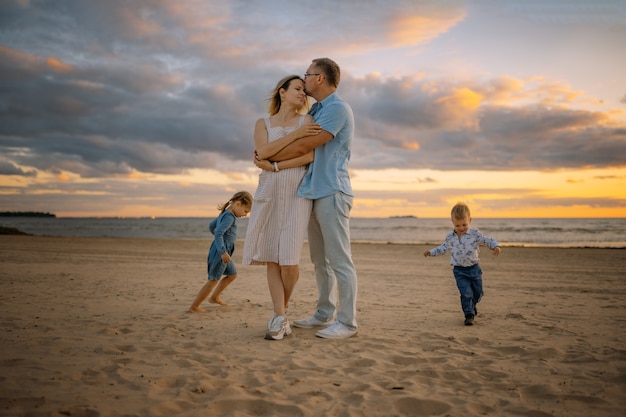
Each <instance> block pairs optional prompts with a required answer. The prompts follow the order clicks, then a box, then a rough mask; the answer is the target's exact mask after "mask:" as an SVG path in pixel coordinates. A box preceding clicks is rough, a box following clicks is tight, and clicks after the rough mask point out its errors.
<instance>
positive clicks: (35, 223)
mask: <svg viewBox="0 0 626 417" xmlns="http://www.w3.org/2000/svg"><path fill="white" fill-rule="evenodd" d="M212 219H213V218H212V217H210V218H208V217H207V218H202V217H163V218H158V217H157V218H150V217H145V218H117V217H115V218H114V217H107V218H100V217H98V218H96V217H0V225H1V226H6V227H15V228H17V229H19V230H21V231H23V232H26V233H29V234H32V235H39V236H74V237H114V238H148V239H212V238H213V236H212V235H211V233H210V232H209V222H210V221H211V220H212ZM238 221H239V227H238V238H239V239H243V238H244V237H245V234H246V227H247V224H248V219H247V218H244V219H240V220H238ZM472 226H473V227H475V228H477V229H479V230H480V231H482V232H483V233H484V234H486V235H487V236H490V237H492V238H494V239H497V240H498V241H499V242H500V244H501V245H502V246H523V247H593V248H626V234H625V232H626V218H567V219H555V218H545V219H541V218H527V219H526V218H522V219H506V218H497V219H490V218H476V219H473V220H472ZM450 231H452V224H451V222H450V219H449V218H448V219H430V218H428V219H427V218H416V217H392V218H356V217H353V218H351V219H350V233H351V240H352V242H365V243H388V244H433V245H435V244H439V243H441V242H443V239H444V237H445V236H446V234H447V233H449V232H450Z"/></svg>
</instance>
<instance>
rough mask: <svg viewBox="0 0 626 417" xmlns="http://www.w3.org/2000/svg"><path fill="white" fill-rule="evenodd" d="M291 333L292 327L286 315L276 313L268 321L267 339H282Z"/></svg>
mask: <svg viewBox="0 0 626 417" xmlns="http://www.w3.org/2000/svg"><path fill="white" fill-rule="evenodd" d="M290 334H291V327H290V326H289V322H288V321H287V317H285V316H277V315H274V316H272V318H271V319H270V321H269V323H268V329H267V333H265V338H266V339H267V340H282V338H283V337H285V335H290Z"/></svg>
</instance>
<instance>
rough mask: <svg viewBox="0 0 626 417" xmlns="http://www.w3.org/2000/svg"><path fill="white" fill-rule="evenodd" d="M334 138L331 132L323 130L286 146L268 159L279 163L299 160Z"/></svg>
mask: <svg viewBox="0 0 626 417" xmlns="http://www.w3.org/2000/svg"><path fill="white" fill-rule="evenodd" d="M332 138H333V135H332V134H331V133H330V132H327V131H325V130H322V132H321V133H318V134H317V135H314V136H306V137H304V138H300V139H297V140H295V141H293V142H291V143H290V144H289V145H287V146H285V147H284V148H283V149H281V150H280V151H278V152H277V153H275V154H274V155H272V156H270V157H269V158H268V159H269V160H270V161H272V162H274V161H276V162H278V161H286V160H288V159H293V158H297V157H299V156H302V155H305V154H307V153H309V152H311V151H312V150H313V149H315V148H317V147H318V146H321V145H323V144H325V143H326V142H328V141H330V140H331V139H332Z"/></svg>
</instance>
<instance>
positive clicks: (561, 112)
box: [0, 0, 626, 210]
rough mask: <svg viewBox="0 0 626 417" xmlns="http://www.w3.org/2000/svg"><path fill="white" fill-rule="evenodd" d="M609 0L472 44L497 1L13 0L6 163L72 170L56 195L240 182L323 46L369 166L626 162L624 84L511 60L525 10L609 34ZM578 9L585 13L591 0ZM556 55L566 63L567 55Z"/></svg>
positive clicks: (5, 33) (4, 45) (509, 20)
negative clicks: (138, 182)
mask: <svg viewBox="0 0 626 417" xmlns="http://www.w3.org/2000/svg"><path fill="white" fill-rule="evenodd" d="M551 4H552V3H551ZM554 4H556V3H554ZM602 4H603V5H606V7H604V6H602V7H603V8H602V7H601V8H599V9H598V8H596V9H593V10H591V12H592V13H591V14H592V16H591V18H590V19H591V20H590V22H587V21H584V19H583V18H582V17H581V19H583V21H582V22H574V21H573V20H572V18H569V17H568V18H567V19H560V18H558V19H557V18H556V17H555V16H558V14H559V10H557V9H558V8H554V7H552V6H550V7H548V6H546V7H531V6H532V5H531V6H528V7H526V6H519V5H518V6H512V5H511V4H508V3H507V5H505V6H502V7H501V8H488V9H489V13H490V16H493V15H496V16H497V17H498V19H497V20H496V22H497V24H495V25H494V26H490V27H489V29H490V31H488V32H487V33H488V35H489V36H488V39H481V38H477V39H472V41H473V42H471V43H468V44H465V43H462V42H461V41H463V40H464V39H463V37H464V36H463V35H464V34H468V33H469V35H466V36H474V34H477V36H479V35H480V34H482V32H480V31H478V30H477V29H479V28H478V27H477V26H478V25H480V24H482V23H484V22H483V21H481V20H479V19H478V20H476V14H477V13H478V12H480V11H481V10H485V9H486V8H485V7H484V4H482V3H476V4H474V3H472V4H468V3H466V2H463V1H448V2H433V1H414V0H395V1H385V2H382V1H380V2H379V1H372V2H363V1H358V0H350V1H342V2H331V1H320V2H316V3H300V2H292V1H287V0H279V1H272V2H249V1H243V0H232V1H228V0H224V1H212V0H211V1H206V0H189V1H185V2H172V1H167V0H138V1H136V2H134V3H133V6H132V7H129V6H128V3H127V2H126V1H123V0H111V1H107V2H86V1H82V0H59V1H55V2H28V1H17V0H12V1H11V0H9V1H5V2H2V3H0V27H2V29H0V154H1V155H2V159H1V162H0V175H7V176H12V177H20V176H22V177H24V178H35V177H37V178H50V179H56V180H57V181H59V183H58V184H57V183H50V185H49V187H50V192H49V193H50V194H54V193H52V192H51V190H53V189H55V187H59V188H58V190H62V191H60V192H67V193H72V192H74V191H73V190H79V189H80V192H78V191H77V194H76V196H78V195H80V194H81V193H86V194H89V195H96V194H93V193H91V192H90V191H89V190H86V189H83V188H81V187H87V186H86V185H83V184H82V183H81V180H89V181H94V182H95V181H96V180H98V179H103V182H102V183H98V184H94V185H90V186H93V187H94V189H97V188H98V186H100V187H103V188H106V189H107V190H111V189H117V187H118V186H119V184H126V183H125V182H124V181H125V180H126V179H131V178H135V179H137V178H141V179H148V180H149V179H151V178H153V177H155V176H162V175H164V176H168V175H169V176H179V175H185V174H187V173H189V172H193V171H196V170H200V171H203V170H210V169H213V170H216V171H224V173H225V174H229V175H230V177H229V178H230V179H229V181H230V180H231V179H232V181H234V182H235V183H237V181H240V180H239V179H238V177H237V176H238V175H239V174H241V172H244V173H243V174H241V175H248V172H246V171H245V170H246V169H247V168H246V167H249V166H250V163H249V161H250V156H251V154H252V151H253V141H252V132H253V127H254V122H255V120H256V119H257V118H259V117H261V116H263V115H264V114H265V101H264V100H265V97H266V94H267V93H268V92H269V90H270V89H271V87H272V86H273V85H274V83H275V82H276V80H278V79H279V78H281V77H282V76H283V75H285V74H287V73H302V72H304V70H305V68H306V67H307V65H308V63H309V62H310V60H311V59H312V58H315V57H319V56H331V57H333V58H336V59H337V61H338V62H339V63H340V65H341V66H342V82H341V85H340V89H339V93H340V95H341V96H342V97H344V98H345V99H346V100H347V101H348V102H349V103H350V104H351V105H352V107H353V110H354V115H355V120H356V137H355V140H354V147H353V152H352V159H351V163H350V167H351V169H353V170H358V169H366V168H367V169H385V168H389V167H394V168H400V169H402V168H411V169H415V168H422V169H426V168H430V169H435V170H491V171H508V170H559V169H576V168H588V167H598V168H607V167H623V166H624V163H625V162H624V158H623V155H624V154H626V149H625V147H626V122H624V110H623V109H615V108H610V105H609V104H606V103H611V102H613V103H615V96H612V97H613V98H611V100H608V99H606V100H603V99H605V97H596V96H593V95H591V94H590V93H589V92H588V91H585V90H584V88H582V87H581V86H580V85H574V84H573V83H572V82H570V80H568V79H566V78H563V77H561V74H559V73H558V72H556V71H555V72H550V71H547V72H545V71H544V72H541V71H538V72H533V70H532V69H530V70H528V69H525V71H519V72H518V71H511V72H507V71H504V70H502V68H503V67H501V66H500V65H501V63H502V62H503V61H506V60H507V57H514V58H515V59H516V61H515V62H516V63H517V62H521V61H523V60H524V59H525V57H526V53H527V51H524V50H522V48H519V45H520V44H521V42H526V43H525V44H524V45H525V46H526V47H527V46H528V44H529V43H530V42H529V41H527V40H526V39H527V37H526V36H527V35H529V34H528V31H527V27H528V26H523V24H524V23H528V22H530V23H531V26H530V27H532V28H541V29H542V30H547V29H545V26H542V24H543V22H542V21H541V18H540V16H541V14H542V13H549V14H550V15H551V16H553V17H552V18H551V19H553V20H554V22H553V23H554V25H549V26H550V30H562V29H563V27H570V26H575V27H576V28H577V30H578V28H579V27H581V26H584V25H585V24H587V23H590V24H591V25H593V28H594V33H598V30H597V29H598V28H599V27H601V25H599V24H598V22H599V20H601V16H602V13H604V14H607V15H610V14H612V13H613V12H614V11H615V9H614V8H613V6H611V5H607V4H608V3H607V2H602ZM564 10H565V12H566V13H570V14H569V15H568V16H574V14H575V13H574V12H576V13H578V15H580V16H583V15H584V13H583V12H584V11H582V12H581V11H580V10H578V9H576V7H569V8H566V9H564ZM473 19H474V20H473ZM611 24H612V25H613V26H611V27H612V29H611V30H612V31H614V32H615V33H616V34H621V33H622V32H623V28H622V26H620V25H618V24H616V23H615V21H614V20H611ZM498 25H509V27H507V29H508V28H510V30H511V33H512V31H513V30H514V29H523V30H521V31H520V33H522V34H523V36H520V37H519V39H518V40H517V41H516V42H517V43H513V44H510V45H509V44H508V42H509V39H507V40H506V42H504V40H501V39H498V38H494V37H493V36H491V33H493V29H494V28H495V29H498V28H499V26H498ZM553 26H556V27H557V28H556V29H553ZM537 32H538V33H540V34H542V35H543V36H545V37H546V39H548V38H549V39H553V38H552V37H548V36H547V35H546V34H549V35H551V34H553V32H545V33H544V32H542V31H540V30H538V31H537ZM589 32H590V31H585V34H588V33H589ZM507 33H508V32H507ZM566 33H572V32H566ZM530 35H532V45H533V48H534V49H533V48H531V49H533V51H534V50H539V49H540V46H542V45H541V43H540V42H536V40H537V39H539V40H540V39H541V38H539V37H537V38H536V37H535V36H536V34H535V33H532V34H530ZM530 35H529V36H530ZM564 37H565V35H564ZM616 38H619V36H617V37H616ZM593 39H595V38H593ZM602 39H606V38H602ZM498 43H499V44H501V45H500V46H502V45H503V46H504V47H503V48H502V49H498V52H497V53H496V54H494V56H495V57H496V58H495V61H491V62H496V63H497V65H495V67H494V68H496V69H495V70H493V71H486V70H484V69H478V70H476V68H475V67H474V66H473V64H472V59H474V58H475V59H479V58H481V57H482V55H480V54H478V53H477V51H479V52H481V53H485V54H487V52H489V51H490V50H491V49H490V48H492V47H493V46H499V45H498ZM575 44H576V45H578V43H575ZM466 45H470V46H472V45H473V48H474V49H470V48H468V49H467V50H465V49H464V48H465V46H466ZM560 45H562V44H559V46H560ZM594 48H595V46H594ZM596 50H597V48H595V49H593V51H596ZM483 51H484V52H483ZM549 52H550V51H549ZM552 52H554V51H552ZM559 52H563V56H567V54H566V52H567V51H565V50H564V49H562V48H561V49H559ZM594 53H595V52H594ZM549 56H550V57H552V56H554V57H555V63H558V62H556V59H557V57H559V56H561V55H559V54H554V53H552V54H551V55H549ZM576 56H578V55H576ZM594 56H595V55H594ZM476 57H478V58H476ZM537 57H541V55H537V56H535V57H534V58H533V59H535V60H536V61H540V59H538V58H537ZM577 59H578V58H577ZM517 60H519V61H517ZM577 62H578V61H577ZM611 62H613V63H617V61H611ZM549 64H550V65H552V64H553V62H549ZM598 66H603V65H602V64H601V63H598ZM555 67H556V65H555ZM567 67H568V68H570V67H572V65H570V64H569V63H568V65H567ZM603 67H606V68H612V67H616V68H617V67H620V66H619V65H612V66H611V65H609V66H606V65H604V66H603ZM529 68H534V67H529ZM584 72H586V71H584ZM597 78H598V77H597ZM593 81H594V82H596V81H597V83H600V81H603V80H595V79H594V80H593ZM609 81H610V80H609ZM609 81H606V82H607V83H608V82H609ZM613 82H614V81H613ZM611 91H612V94H614V91H616V90H615V89H611ZM618 91H619V90H618ZM603 101H604V103H602V102H603ZM621 102H622V103H624V102H626V96H624V98H622V100H621ZM599 103H600V104H599ZM109 180H110V181H111V183H110V184H113V185H108V184H109ZM105 181H106V182H105ZM416 181H418V182H419V183H427V182H430V183H433V181H435V180H433V179H432V178H428V177H424V178H421V179H417V180H416ZM174 183H175V182H172V184H174ZM79 184H80V185H79ZM176 184H177V185H172V188H173V189H174V188H175V187H176V186H180V183H178V182H176ZM38 186H39V187H43V186H42V185H41V184H39V185H38ZM33 187H35V185H33ZM72 187H78V188H72ZM146 187H147V188H146V189H147V190H150V191H154V190H156V189H157V188H158V187H157V188H152V187H151V186H146ZM120 189H123V186H120ZM33 190H34V189H28V190H27V191H28V192H34V191H33ZM168 191H169V190H168ZM187 191H189V189H187ZM46 192H47V191H46ZM108 192H109V191H107V192H106V193H105V194H103V197H102V198H105V197H104V195H109V194H108ZM194 192H197V190H195V189H194ZM33 195H34V194H33ZM97 195H98V196H100V194H97ZM98 198H100V197H98ZM59 203H60V201H59ZM42 210H49V208H45V207H44V208H42Z"/></svg>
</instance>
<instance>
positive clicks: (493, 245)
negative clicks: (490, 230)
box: [479, 232, 502, 256]
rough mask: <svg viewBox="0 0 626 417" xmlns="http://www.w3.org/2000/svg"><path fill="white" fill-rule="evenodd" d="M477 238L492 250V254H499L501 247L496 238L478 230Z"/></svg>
mask: <svg viewBox="0 0 626 417" xmlns="http://www.w3.org/2000/svg"><path fill="white" fill-rule="evenodd" d="M479 239H480V241H479V242H480V243H482V244H483V245H485V246H487V247H488V248H489V249H491V250H492V251H493V254H494V256H498V255H500V252H501V251H502V249H501V248H500V243H498V241H497V240H495V239H493V238H491V237H489V236H485V235H483V234H482V233H480V232H479Z"/></svg>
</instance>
